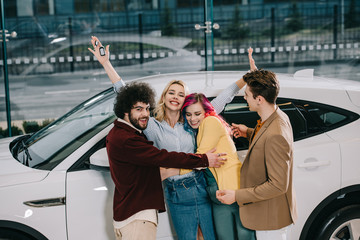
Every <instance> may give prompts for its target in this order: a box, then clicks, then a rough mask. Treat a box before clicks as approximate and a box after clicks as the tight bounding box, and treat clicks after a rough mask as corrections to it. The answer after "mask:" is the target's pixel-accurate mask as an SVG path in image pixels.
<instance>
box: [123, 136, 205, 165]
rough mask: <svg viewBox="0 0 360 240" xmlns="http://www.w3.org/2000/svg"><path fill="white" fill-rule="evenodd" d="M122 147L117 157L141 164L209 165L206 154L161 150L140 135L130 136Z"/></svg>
mask: <svg viewBox="0 0 360 240" xmlns="http://www.w3.org/2000/svg"><path fill="white" fill-rule="evenodd" d="M118 147H119V146H118ZM120 148H123V150H120V151H116V152H117V154H120V156H117V159H121V161H123V162H131V163H132V164H136V165H140V166H158V167H168V168H169V167H172V168H189V169H192V168H197V167H208V166H209V163H208V159H207V156H206V155H205V154H192V153H178V152H168V151H166V150H164V149H163V150H159V149H158V148H156V147H154V146H153V145H152V142H150V141H148V140H146V139H144V138H142V137H140V136H139V137H133V138H128V139H127V140H126V141H125V142H124V143H123V144H122V145H121V146H120Z"/></svg>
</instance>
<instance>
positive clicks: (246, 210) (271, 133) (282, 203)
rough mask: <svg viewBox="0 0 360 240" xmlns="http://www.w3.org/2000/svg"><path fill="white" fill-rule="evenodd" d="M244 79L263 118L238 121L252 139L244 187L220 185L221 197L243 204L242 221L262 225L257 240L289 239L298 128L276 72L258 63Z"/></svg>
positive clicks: (237, 131)
mask: <svg viewBox="0 0 360 240" xmlns="http://www.w3.org/2000/svg"><path fill="white" fill-rule="evenodd" d="M253 66H255V64H254V62H253ZM243 79H244V81H245V82H246V83H247V86H246V89H245V96H244V98H245V100H246V101H247V102H248V105H249V107H250V110H251V111H256V112H257V113H258V114H259V116H260V118H261V119H260V120H258V124H257V125H256V127H255V128H254V129H252V128H248V127H246V126H245V125H237V124H233V131H234V136H235V137H246V138H248V140H249V142H250V146H249V150H248V153H247V155H246V157H245V159H244V163H243V165H242V168H241V171H240V189H238V190H236V191H233V190H219V191H218V192H217V198H218V199H219V201H221V202H222V203H226V204H232V203H233V202H235V201H236V202H237V203H238V204H239V206H240V218H241V221H242V224H243V225H244V226H245V227H247V228H249V229H253V230H256V237H257V240H265V239H269V240H270V239H271V240H276V239H281V240H285V239H286V236H287V230H288V227H289V226H290V225H291V224H293V223H295V220H296V218H297V211H296V200H295V194H294V190H293V184H292V177H293V134H292V127H291V124H290V121H289V118H288V117H287V115H286V114H285V113H284V112H283V111H281V110H280V109H279V108H278V107H277V106H276V104H275V101H276V98H277V95H278V93H279V83H278V80H277V78H276V75H275V74H274V73H273V72H270V71H266V70H257V69H256V67H255V70H254V71H251V72H249V73H247V74H245V75H244V76H243Z"/></svg>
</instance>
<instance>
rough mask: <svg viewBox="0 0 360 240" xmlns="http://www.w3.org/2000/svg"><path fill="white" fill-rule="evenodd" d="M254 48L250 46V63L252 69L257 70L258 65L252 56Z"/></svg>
mask: <svg viewBox="0 0 360 240" xmlns="http://www.w3.org/2000/svg"><path fill="white" fill-rule="evenodd" d="M253 51H254V49H252V48H251V47H249V49H248V56H249V64H250V71H255V70H257V67H256V65H255V60H254V59H253V57H252V53H253Z"/></svg>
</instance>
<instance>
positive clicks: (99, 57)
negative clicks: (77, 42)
mask: <svg viewBox="0 0 360 240" xmlns="http://www.w3.org/2000/svg"><path fill="white" fill-rule="evenodd" d="M91 44H92V45H93V47H94V49H91V48H88V49H89V51H90V52H91V53H92V54H94V56H95V57H96V58H97V60H98V61H99V62H100V63H101V65H104V63H106V62H107V61H109V57H110V51H109V48H110V46H109V45H107V46H106V48H104V47H103V45H102V44H101V42H100V41H99V39H98V38H97V37H95V36H91ZM100 48H103V50H105V54H101V53H100Z"/></svg>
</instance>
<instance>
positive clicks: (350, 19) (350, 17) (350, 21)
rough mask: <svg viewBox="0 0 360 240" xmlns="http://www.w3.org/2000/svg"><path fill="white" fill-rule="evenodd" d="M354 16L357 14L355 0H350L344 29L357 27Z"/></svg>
mask: <svg viewBox="0 0 360 240" xmlns="http://www.w3.org/2000/svg"><path fill="white" fill-rule="evenodd" d="M356 16H357V14H356V5H355V0H351V2H350V6H349V11H348V13H347V14H345V28H352V27H357V26H358V22H357V19H356Z"/></svg>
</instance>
